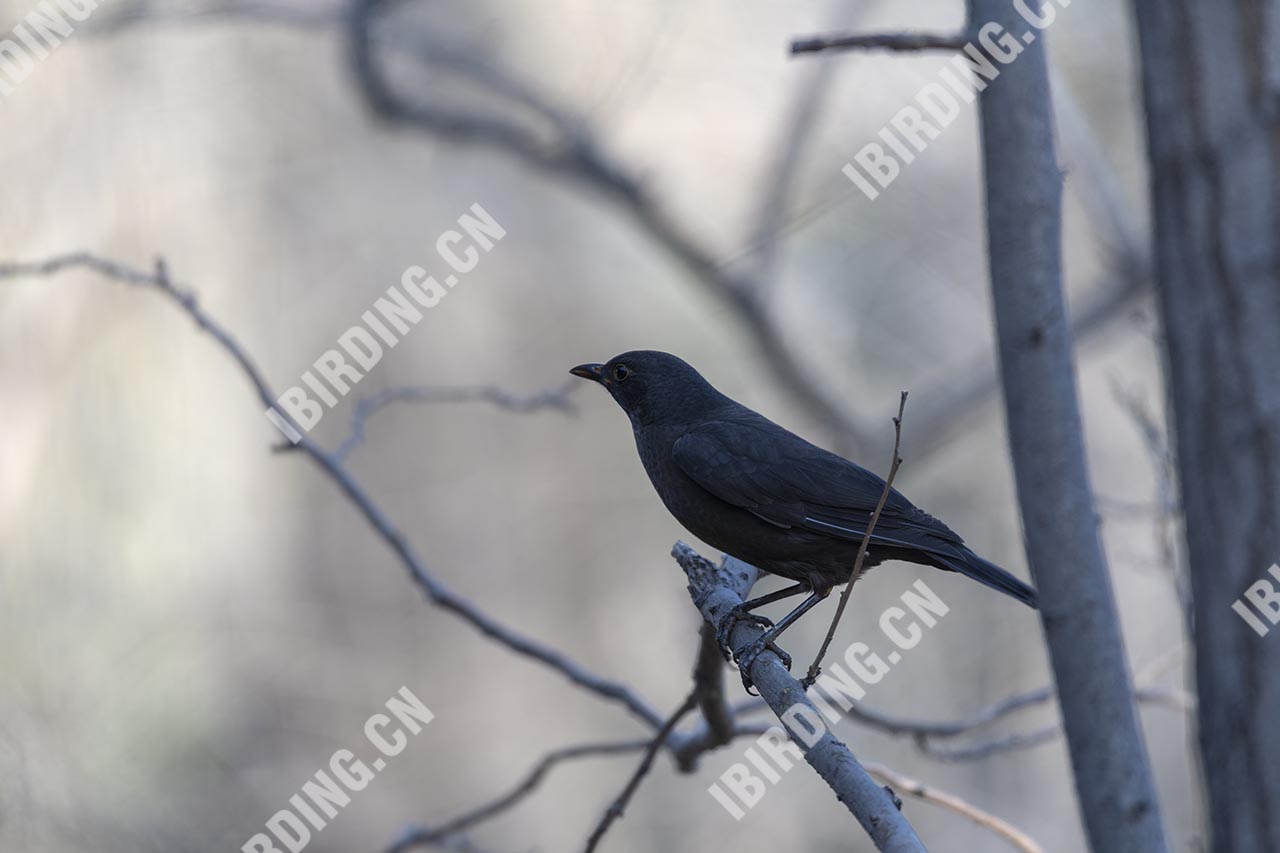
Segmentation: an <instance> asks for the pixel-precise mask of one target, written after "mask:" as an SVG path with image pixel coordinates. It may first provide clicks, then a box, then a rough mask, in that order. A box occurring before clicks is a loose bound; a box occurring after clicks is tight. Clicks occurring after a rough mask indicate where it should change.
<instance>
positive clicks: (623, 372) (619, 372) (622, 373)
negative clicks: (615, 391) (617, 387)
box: [613, 364, 631, 382]
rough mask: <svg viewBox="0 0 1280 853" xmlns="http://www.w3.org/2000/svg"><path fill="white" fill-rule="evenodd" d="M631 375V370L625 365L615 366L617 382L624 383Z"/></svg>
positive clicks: (614, 371)
mask: <svg viewBox="0 0 1280 853" xmlns="http://www.w3.org/2000/svg"><path fill="white" fill-rule="evenodd" d="M630 375H631V368H629V367H627V366H626V365H625V364H615V365H614V366H613V378H614V380H615V381H617V382H622V381H624V380H625V379H626V378H627V377H628V376H630Z"/></svg>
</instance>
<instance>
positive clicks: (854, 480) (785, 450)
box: [674, 413, 963, 552]
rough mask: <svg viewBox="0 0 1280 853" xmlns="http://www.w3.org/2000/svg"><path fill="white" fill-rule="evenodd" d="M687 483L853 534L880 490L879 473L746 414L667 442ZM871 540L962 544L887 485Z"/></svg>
mask: <svg viewBox="0 0 1280 853" xmlns="http://www.w3.org/2000/svg"><path fill="white" fill-rule="evenodd" d="M674 456H675V462H676V464H677V465H678V466H679V467H680V469H681V470H682V471H684V473H685V474H687V475H688V476H689V477H690V478H691V479H692V480H693V481H694V482H696V483H697V484H698V485H700V486H701V487H702V488H704V489H706V490H707V491H708V492H710V493H711V494H713V495H715V496H716V497H718V498H720V499H721V500H723V501H726V502H727V503H730V504H733V505H734V506H738V507H742V508H743V509H746V510H748V511H749V512H751V513H753V514H754V515H756V516H758V517H759V518H762V519H764V520H765V521H767V522H769V523H770V524H775V525H777V526H779V527H799V528H804V529H807V530H811V531H813V532H814V533H820V534H824V535H827V536H832V537H834V538H837V539H850V540H854V541H860V540H861V539H862V537H863V536H864V535H865V533H866V529H867V525H868V523H869V522H870V520H871V515H872V513H873V512H874V511H875V508H876V504H877V503H878V502H879V500H880V496H881V494H882V493H883V492H884V480H882V479H881V478H880V477H878V476H876V475H875V474H873V473H872V472H870V471H868V470H866V469H865V468H862V467H861V466H859V465H855V464H854V463H852V462H850V461H848V460H847V459H843V458H841V457H839V456H836V455H835V454H834V453H830V452H828V451H826V450H823V449H822V448H820V447H817V446H815V445H812V444H810V443H809V442H807V441H805V440H804V439H802V438H800V437H799V436H797V435H794V434H793V433H790V432H787V431H786V430H785V429H783V428H782V427H780V426H778V425H777V424H774V423H773V422H772V421H769V420H767V419H765V418H763V417H761V416H758V415H755V414H754V413H751V415H749V416H748V415H744V416H742V417H735V418H726V419H721V420H717V421H713V422H709V423H706V424H702V425H700V426H697V427H695V428H693V429H691V430H690V431H688V432H687V433H685V434H684V435H682V436H681V437H680V438H679V439H677V440H676V442H675V446H674ZM871 542H872V543H874V544H877V545H887V546H899V547H906V548H916V549H922V550H926V551H933V550H937V551H940V552H948V551H950V550H951V547H949V546H955V545H961V544H963V543H962V541H961V539H960V537H959V536H957V535H956V534H955V533H954V532H952V531H951V530H950V529H949V528H947V526H946V525H944V524H943V523H942V522H940V521H938V520H937V519H936V518H934V517H933V516H931V515H929V514H928V513H926V512H924V511H923V510H920V509H918V508H917V507H915V506H914V505H913V504H912V503H911V502H910V501H908V500H907V499H906V498H905V497H903V496H902V494H900V493H899V492H898V491H897V490H896V489H893V490H891V491H890V492H889V497H888V499H887V500H886V502H885V506H884V510H883V511H882V513H881V515H880V518H879V520H878V521H877V522H876V527H875V531H874V533H873V534H872V537H871Z"/></svg>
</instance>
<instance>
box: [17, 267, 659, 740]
mask: <svg viewBox="0 0 1280 853" xmlns="http://www.w3.org/2000/svg"><path fill="white" fill-rule="evenodd" d="M73 268H83V269H89V270H92V271H94V272H97V273H99V274H100V275H103V276H105V277H107V278H110V279H114V280H116V281H120V282H123V283H125V284H129V285H133V286H136V287H146V288H151V289H154V290H156V291H158V292H159V293H161V294H163V295H164V296H166V297H168V298H169V299H171V300H172V301H173V302H175V303H176V304H177V305H178V307H180V308H181V309H182V310H183V311H184V312H185V313H186V314H187V315H188V316H189V317H191V319H192V320H194V321H195V322H196V325H197V326H199V327H200V329H201V330H202V331H204V332H206V333H208V334H209V335H210V336H211V337H213V338H214V340H215V341H217V342H218V345H219V346H221V347H222V349H223V350H224V351H225V352H226V353H227V354H228V355H230V356H231V357H232V359H233V360H234V361H235V362H236V363H237V364H238V365H239V367H240V370H241V372H242V373H243V374H244V375H245V377H246V378H247V379H248V380H249V383H250V384H251V385H252V386H253V389H254V391H255V392H256V393H257V396H258V399H259V401H260V402H261V403H262V405H263V406H264V407H266V408H270V407H272V406H273V405H274V404H275V395H274V394H273V393H272V392H271V389H270V387H269V386H268V385H267V381H266V379H265V378H264V377H263V375H262V372H261V371H260V370H259V369H258V367H257V365H256V364H255V362H254V361H253V359H252V358H251V357H250V356H249V354H248V353H247V352H246V351H245V349H244V347H243V346H241V344H240V343H239V342H238V341H237V340H236V339H235V338H234V337H233V336H232V335H231V333H230V332H228V331H227V330H226V329H225V328H223V327H222V326H221V325H220V324H219V323H218V322H217V321H215V320H214V319H213V318H212V317H211V316H210V315H209V314H208V313H206V312H205V310H204V309H203V308H201V307H200V305H199V303H198V302H197V301H196V297H195V295H194V294H192V293H190V292H189V291H186V290H183V289H181V288H180V287H178V286H177V285H175V284H174V283H173V282H172V281H171V280H170V278H169V274H168V271H167V270H166V269H165V267H164V264H163V263H157V265H156V269H155V271H154V272H146V271H143V270H138V269H135V268H132V267H129V266H127V265H125V264H121V263H117V262H115V261H111V260H106V259H103V258H99V257H97V256H95V255H92V254H89V253H87V252H78V253H74V254H69V255H61V256H58V257H54V258H50V259H48V260H45V261H39V262H35V263H0V278H21V277H30V276H49V275H53V274H55V273H59V272H62V271H65V270H68V269H73ZM264 422H265V421H264ZM294 426H295V429H296V425H294ZM298 432H299V434H300V435H302V438H301V440H300V441H299V442H298V449H299V450H300V451H301V452H303V453H305V454H306V455H307V456H308V457H309V458H310V459H311V460H312V461H314V462H315V463H316V465H317V466H318V467H319V468H320V470H321V471H323V472H324V473H325V474H326V475H327V476H328V477H329V479H331V480H332V481H333V482H334V484H335V485H337V486H338V488H339V489H341V491H342V492H343V494H345V495H346V496H347V498H348V499H349V500H350V501H351V503H352V504H353V505H354V506H355V507H356V509H357V510H358V511H359V513H360V515H361V516H363V517H364V519H365V520H366V521H367V522H368V523H369V525H370V526H371V527H372V528H373V529H374V531H375V532H376V533H377V534H378V536H379V538H381V539H382V540H383V542H384V543H385V544H386V545H387V547H388V548H390V549H391V551H392V552H393V553H394V554H395V555H396V557H397V558H398V559H399V560H400V562H401V563H402V564H403V566H404V568H405V569H406V570H407V571H408V573H409V577H410V578H411V579H412V580H413V582H414V583H415V584H417V586H418V587H419V589H421V590H422V592H423V593H424V594H425V595H426V596H427V598H428V599H430V601H431V602H432V603H433V604H435V605H436V606H438V607H441V608H443V609H445V610H447V611H449V612H450V613H453V614H454V615H456V616H458V617H460V618H461V619H462V620H463V621H464V622H466V623H467V624H469V625H471V626H472V627H473V628H475V629H477V630H478V631H480V632H481V633H482V634H484V635H485V636H487V637H489V638H490V639H492V640H495V641H496V642H498V643H499V644H501V645H503V646H505V647H506V648H507V649H509V650H511V651H513V652H515V653H516V654H518V655H522V656H524V657H527V658H531V659H532V660H535V661H538V662H539V663H541V664H543V665H545V666H547V667H549V668H551V669H553V670H555V671H556V672H559V673H560V674H561V675H563V676H565V677H566V678H568V679H569V680H570V681H572V682H573V683H574V684H577V685H578V686H579V687H582V688H584V689H585V690H587V691H589V692H590V693H593V694H595V695H596V696H600V697H602V698H605V699H608V700H610V701H613V702H618V703H620V704H621V705H623V706H624V707H626V708H627V709H628V710H629V711H630V712H631V713H632V714H633V715H634V716H636V717H637V718H639V719H640V720H642V721H643V722H644V723H645V724H646V725H647V726H649V727H650V728H657V727H659V726H661V725H662V717H661V716H660V715H659V713H658V712H657V711H656V710H654V709H653V708H652V707H651V706H650V705H649V704H648V703H647V702H645V701H644V700H643V699H641V698H640V697H639V696H638V695H636V694H635V692H633V691H632V690H631V688H629V687H628V686H626V685H625V684H623V683H621V682H618V681H611V680H609V679H607V678H603V677H601V676H598V675H596V674H594V673H592V672H590V671H588V670H586V669H585V668H583V667H582V666H580V665H579V664H577V663H575V662H574V661H572V660H571V659H570V658H569V657H568V656H566V655H565V654H564V653H562V652H560V651H558V650H556V649H553V648H551V647H550V646H547V645H544V644H543V643H540V642H538V641H537V640H534V639H532V638H529V637H525V636H523V635H522V634H519V633H517V632H516V631H513V630H512V629H510V628H508V627H507V626H505V625H503V624H502V623H501V622H499V621H498V620H496V619H494V618H493V617H491V616H489V615H488V614H487V613H485V612H484V611H482V610H481V609H480V608H478V607H476V606H475V605H474V604H472V603H471V602H470V601H468V600H467V599H466V598H464V597H463V596H461V595H459V594H458V593H456V592H454V591H453V590H452V589H450V588H449V587H448V586H446V585H445V584H444V583H443V582H441V581H440V580H439V579H438V578H436V577H435V575H433V574H432V573H431V572H430V571H429V570H428V569H427V566H426V563H425V562H423V560H422V558H421V557H419V556H418V553H417V551H416V550H415V549H414V548H413V546H412V545H410V544H409V540H408V538H407V537H406V536H405V535H404V534H403V533H402V532H401V531H400V530H399V529H398V528H396V527H395V525H393V524H392V523H391V520H390V518H389V517H388V516H387V515H386V514H385V513H384V512H383V511H382V509H381V508H380V507H379V506H378V505H377V504H376V503H375V502H374V500H373V498H372V497H370V496H369V494H368V493H367V492H365V490H364V488H363V487H362V486H361V485H360V484H359V483H358V482H357V481H356V480H355V478H354V477H353V476H352V475H351V473H350V472H349V471H347V469H346V468H345V467H344V466H343V464H342V461H341V460H340V459H338V458H337V457H336V456H335V455H334V454H332V453H330V452H328V451H326V450H325V449H324V448H322V447H321V446H320V445H319V444H317V443H316V442H315V440H314V439H312V438H311V437H309V436H307V435H305V434H304V433H303V432H302V431H301V430H299V431H298Z"/></svg>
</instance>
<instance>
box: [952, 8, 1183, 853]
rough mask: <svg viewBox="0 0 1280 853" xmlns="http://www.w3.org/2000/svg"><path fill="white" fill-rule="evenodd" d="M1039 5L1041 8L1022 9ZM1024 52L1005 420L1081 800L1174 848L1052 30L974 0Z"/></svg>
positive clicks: (1007, 283)
mask: <svg viewBox="0 0 1280 853" xmlns="http://www.w3.org/2000/svg"><path fill="white" fill-rule="evenodd" d="M1026 5H1027V6H1028V7H1030V8H1031V9H1033V10H1034V9H1035V8H1036V7H1037V6H1038V3H1036V2H1034V0H1033V2H1031V3H1028V4H1026ZM968 6H969V21H970V29H971V31H973V32H974V33H976V32H977V31H978V30H979V29H980V28H981V27H983V26H984V25H985V24H987V23H989V22H998V23H1000V24H1002V25H1003V27H1004V29H1005V30H1006V31H1007V32H1008V33H1012V34H1013V35H1014V36H1015V37H1016V43H1013V44H1012V46H1011V48H1010V52H1012V50H1013V49H1016V48H1018V47H1022V48H1023V50H1022V51H1021V54H1020V55H1019V56H1018V57H1017V58H1016V59H1013V60H1012V61H1011V62H1010V64H1007V65H1004V66H1003V67H1002V68H1001V73H1000V75H999V76H998V77H997V78H996V79H995V80H993V81H992V82H991V83H990V85H989V87H988V88H987V90H986V91H985V92H984V93H983V94H982V104H981V118H982V142H983V165H984V172H985V181H986V200H987V241H988V249H989V256H990V265H991V288H992V295H993V301H994V305H995V319H996V334H997V337H998V339H999V351H1000V367H1001V372H1002V375H1003V380H1004V394H1005V414H1006V419H1007V422H1008V427H1009V443H1010V450H1011V453H1012V456H1013V465H1014V473H1015V477H1016V480H1017V489H1018V501H1019V505H1020V506H1021V510H1022V520H1023V526H1024V528H1025V532H1026V543H1027V557H1028V560H1029V562H1030V564H1031V570H1032V575H1033V577H1034V578H1035V581H1036V586H1037V587H1038V588H1039V592H1040V602H1041V604H1040V606H1041V617H1042V620H1043V625H1044V633H1045V639H1046V641H1047V644H1048V648H1049V655H1050V658H1051V662H1052V665H1053V671H1054V679H1055V681H1056V682H1057V688H1058V701H1059V703H1060V705H1061V708H1062V720H1063V727H1064V729H1065V731H1066V735H1067V741H1068V746H1069V749H1070V753H1071V766H1072V770H1073V772H1074V776H1075V787H1076V795H1077V799H1078V804H1079V808H1080V812H1081V815H1082V818H1083V820H1084V825H1085V830H1086V833H1087V835H1088V838H1089V843H1090V846H1091V848H1092V849H1093V850H1094V851H1098V852H1099V853H1102V852H1103V851H1116V853H1147V851H1163V850H1165V849H1166V847H1165V842H1164V836H1163V829H1162V828H1161V825H1160V813H1159V808H1158V806H1157V803H1156V798H1155V791H1154V789H1153V786H1152V783H1151V771H1150V768H1149V765H1148V761H1147V755H1146V748H1145V746H1144V744H1143V741H1142V734H1141V730H1140V728H1139V725H1138V718H1137V712H1136V710H1135V708H1134V703H1133V698H1132V690H1131V686H1130V680H1129V671H1128V665H1127V662H1126V660H1125V652H1124V645H1123V642H1122V639H1121V635H1120V625H1119V619H1118V616H1117V613H1116V605H1115V598H1114V595H1113V593H1112V590H1111V582H1110V578H1109V577H1108V575H1107V565H1106V561H1105V558H1104V557H1103V553H1102V545H1101V542H1100V540H1099V536H1098V525H1097V516H1096V513H1095V509H1094V502H1093V494H1092V492H1091V490H1090V486H1089V477H1088V471H1087V468H1086V465H1085V453H1084V439H1083V436H1082V433H1081V423H1080V411H1079V403H1078V400H1077V397H1076V384H1075V367H1074V364H1073V362H1072V347H1071V336H1070V331H1069V329H1068V327H1067V319H1066V310H1065V307H1064V304H1063V294H1062V263H1061V233H1060V231H1061V192H1062V178H1061V172H1060V171H1059V168H1058V162H1057V158H1056V156H1055V153H1054V134H1053V118H1052V102H1051V99H1050V94H1049V80H1048V71H1047V68H1046V63H1045V54H1044V41H1045V33H1044V32H1042V31H1034V32H1035V36H1036V38H1035V39H1034V40H1033V43H1032V44H1030V45H1027V44H1026V43H1025V42H1024V40H1023V38H1022V36H1023V34H1024V33H1026V32H1029V31H1033V28H1032V27H1031V26H1030V25H1029V24H1028V23H1027V22H1026V21H1024V20H1023V19H1022V17H1020V16H1019V15H1018V14H1017V13H1016V12H1015V9H1014V4H1011V3H1009V2H1008V0H969V3H968Z"/></svg>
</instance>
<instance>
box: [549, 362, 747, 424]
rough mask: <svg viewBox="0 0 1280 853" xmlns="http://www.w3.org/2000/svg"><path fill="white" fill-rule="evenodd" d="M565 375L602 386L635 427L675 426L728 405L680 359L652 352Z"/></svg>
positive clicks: (586, 366) (587, 367)
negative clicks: (642, 424)
mask: <svg viewBox="0 0 1280 853" xmlns="http://www.w3.org/2000/svg"><path fill="white" fill-rule="evenodd" d="M569 372H570V373H572V374H573V375H574V376H581V377H582V378H583V379H590V380H591V381H592V382H598V383H600V384H601V385H603V386H604V387H605V390H606V391H608V392H609V394H610V395H611V396H612V397H613V399H614V400H616V401H617V402H618V405H619V406H621V407H622V409H623V411H625V412H626V413H627V415H628V416H629V417H630V418H631V420H632V421H633V422H635V423H654V422H663V423H679V422H680V421H681V420H686V419H694V418H696V417H697V416H699V415H700V414H702V413H704V412H706V411H708V410H711V409H714V408H715V407H718V406H721V405H723V404H724V403H726V402H728V400H727V398H726V397H724V396H723V395H722V394H721V393H720V392H719V391H717V390H716V389H715V388H713V387H712V386H711V383H710V382H708V381H707V380H705V379H703V378H702V375H701V374H700V373H698V371H696V370H694V369H693V368H692V367H690V366H689V364H688V363H687V362H685V361H684V360H683V359H680V358H676V357H675V356H674V355H671V354H670V353H665V352H658V351H656V350H633V351H632V352H624V353H623V354H622V355H616V356H614V357H613V358H611V359H609V360H608V361H607V362H605V363H604V364H579V365H578V366H577V367H575V368H573V369H572V370H570V371H569Z"/></svg>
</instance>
